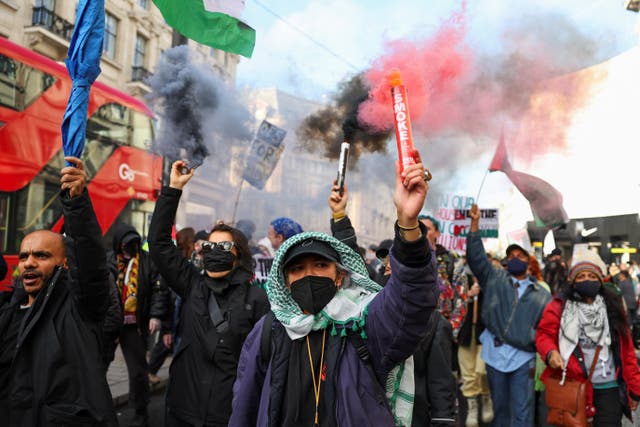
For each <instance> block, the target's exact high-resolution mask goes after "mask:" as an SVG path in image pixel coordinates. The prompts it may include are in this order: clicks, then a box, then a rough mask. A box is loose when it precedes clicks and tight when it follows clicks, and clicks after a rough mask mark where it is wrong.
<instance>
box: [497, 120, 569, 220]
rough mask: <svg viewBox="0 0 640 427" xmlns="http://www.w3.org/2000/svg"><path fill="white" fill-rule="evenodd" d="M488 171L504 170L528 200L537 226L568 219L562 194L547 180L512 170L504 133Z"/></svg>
mask: <svg viewBox="0 0 640 427" xmlns="http://www.w3.org/2000/svg"><path fill="white" fill-rule="evenodd" d="M489 171H490V172H496V171H501V172H504V173H505V174H506V175H507V177H508V178H509V180H511V182H512V183H513V185H515V186H516V188H517V189H518V191H520V193H521V194H522V195H523V196H524V197H525V199H527V200H528V201H529V205H530V206H531V211H532V212H533V216H534V219H535V221H536V224H537V225H538V226H546V227H551V228H553V227H557V226H559V225H562V224H566V223H567V221H568V220H569V218H568V216H567V213H566V212H565V210H564V208H563V206H562V194H561V193H560V192H559V191H558V190H556V189H555V188H554V187H553V186H552V185H551V184H549V183H548V182H546V181H544V180H542V179H540V178H538V177H535V176H533V175H529V174H526V173H522V172H518V171H514V170H513V169H512V168H511V164H510V163H509V158H508V156H507V148H506V145H505V142H504V133H502V134H501V135H500V142H499V143H498V147H497V148H496V153H495V154H494V155H493V160H491V165H490V166H489Z"/></svg>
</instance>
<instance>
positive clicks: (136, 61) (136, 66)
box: [131, 34, 150, 82]
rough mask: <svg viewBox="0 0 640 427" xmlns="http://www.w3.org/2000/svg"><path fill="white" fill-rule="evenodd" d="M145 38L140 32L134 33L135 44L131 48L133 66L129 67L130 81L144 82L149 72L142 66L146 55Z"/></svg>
mask: <svg viewBox="0 0 640 427" xmlns="http://www.w3.org/2000/svg"><path fill="white" fill-rule="evenodd" d="M147 43H148V41H147V39H146V38H145V37H143V36H141V35H140V34H137V35H136V45H135V47H134V49H133V66H132V67H131V81H134V82H144V81H145V80H146V79H147V78H149V76H150V73H149V71H147V69H146V68H144V65H145V62H146V61H145V58H146V56H147Z"/></svg>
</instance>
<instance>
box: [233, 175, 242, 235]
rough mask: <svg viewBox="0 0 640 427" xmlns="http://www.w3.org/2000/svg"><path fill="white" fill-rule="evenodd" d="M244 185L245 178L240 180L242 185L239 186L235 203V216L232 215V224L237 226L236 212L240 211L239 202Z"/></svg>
mask: <svg viewBox="0 0 640 427" xmlns="http://www.w3.org/2000/svg"><path fill="white" fill-rule="evenodd" d="M243 186H244V178H242V181H240V187H239V188H238V192H237V193H236V201H235V203H234V204H233V216H232V217H231V224H233V226H234V227H235V225H236V212H237V211H238V202H240V193H242V187H243Z"/></svg>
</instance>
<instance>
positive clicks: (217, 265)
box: [202, 248, 236, 273]
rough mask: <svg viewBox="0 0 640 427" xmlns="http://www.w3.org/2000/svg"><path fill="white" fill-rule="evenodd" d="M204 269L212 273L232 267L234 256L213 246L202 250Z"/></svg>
mask: <svg viewBox="0 0 640 427" xmlns="http://www.w3.org/2000/svg"><path fill="white" fill-rule="evenodd" d="M202 260H203V264H204V269H205V270H207V271H210V272H212V273H217V272H220V271H229V270H232V269H233V263H234V262H235V261H236V256H235V255H234V254H232V253H231V252H227V251H225V250H222V249H220V248H213V249H211V250H208V251H203V252H202Z"/></svg>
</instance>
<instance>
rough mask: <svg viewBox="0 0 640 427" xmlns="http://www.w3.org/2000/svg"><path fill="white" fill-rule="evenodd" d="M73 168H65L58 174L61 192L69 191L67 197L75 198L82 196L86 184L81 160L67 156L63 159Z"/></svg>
mask: <svg viewBox="0 0 640 427" xmlns="http://www.w3.org/2000/svg"><path fill="white" fill-rule="evenodd" d="M64 159H65V160H66V161H68V162H69V163H73V164H74V165H75V166H66V167H64V168H62V170H61V171H60V173H61V174H62V177H61V178H60V182H61V183H62V185H61V186H60V188H61V189H62V190H69V197H76V196H79V195H81V194H82V192H83V191H84V187H85V186H86V184H87V172H86V171H85V170H84V164H83V163H82V160H80V159H79V158H77V157H72V156H67V157H65V158H64Z"/></svg>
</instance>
